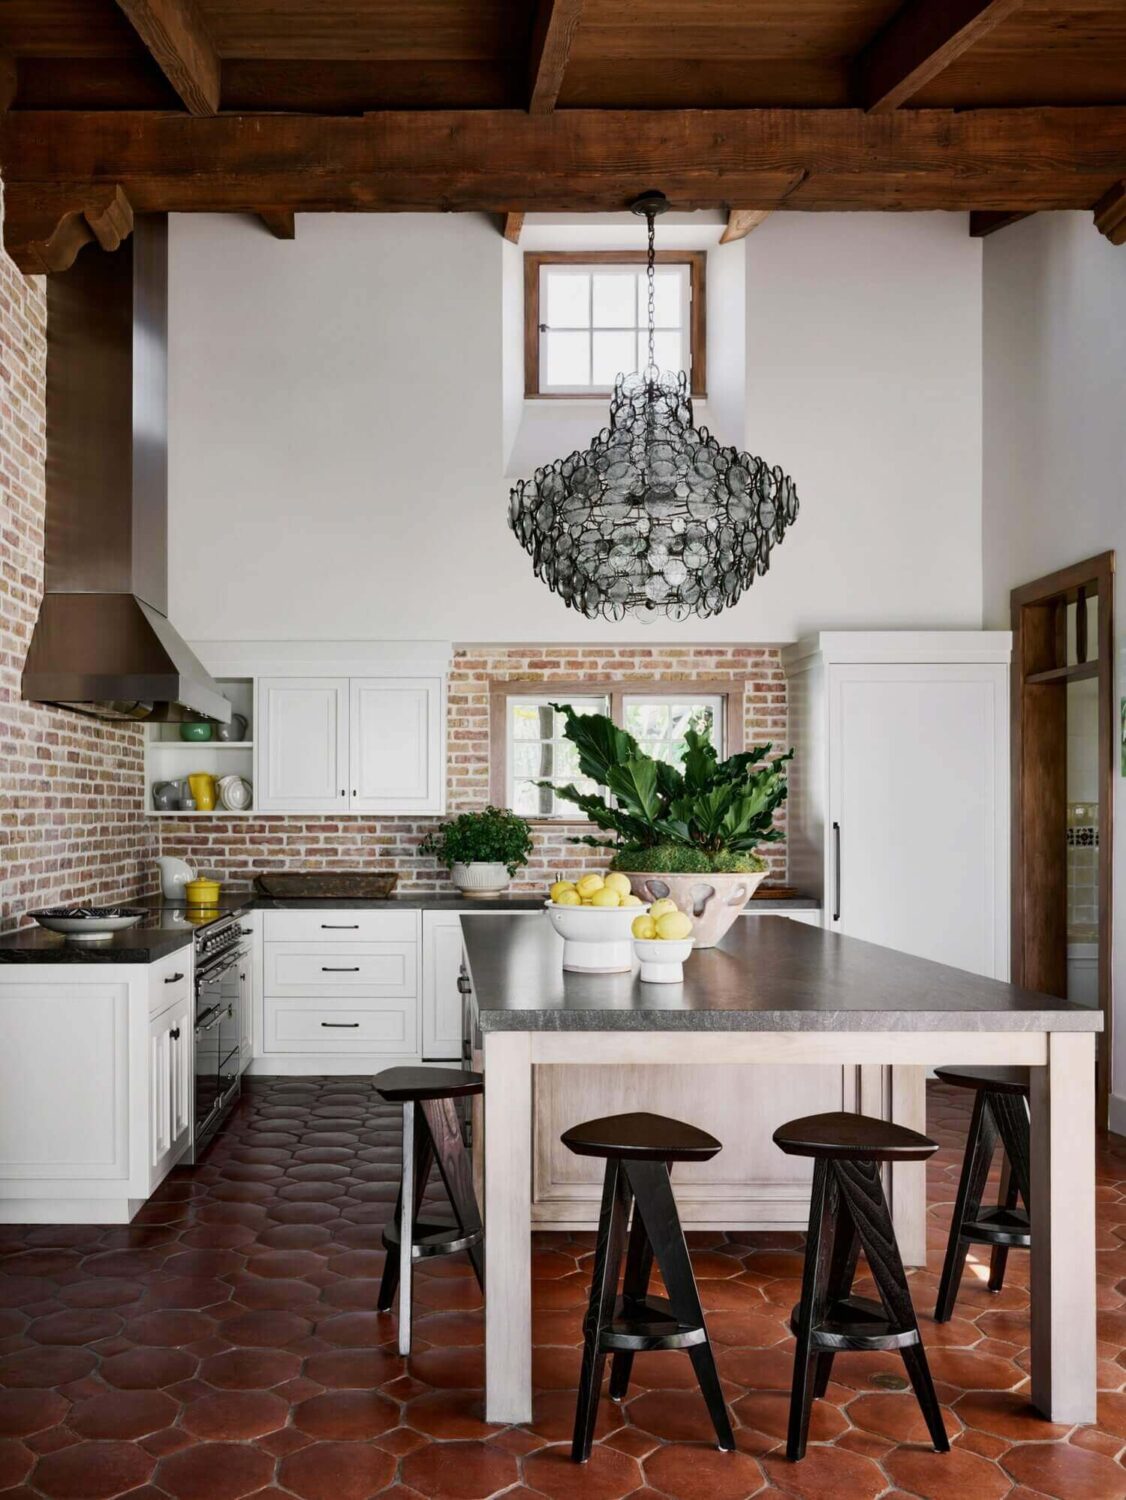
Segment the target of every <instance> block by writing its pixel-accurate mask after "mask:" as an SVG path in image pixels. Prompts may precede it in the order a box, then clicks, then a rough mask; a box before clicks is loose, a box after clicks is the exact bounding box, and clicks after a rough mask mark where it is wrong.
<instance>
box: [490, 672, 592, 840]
mask: <svg viewBox="0 0 1126 1500" xmlns="http://www.w3.org/2000/svg"><path fill="white" fill-rule="evenodd" d="M571 706H572V707H573V708H574V710H575V712H576V713H583V714H589V713H606V712H607V711H608V709H609V704H608V702H607V700H606V699H605V698H601V697H595V696H593V695H591V696H590V697H584V698H578V697H575V698H572V699H571ZM508 712H509V747H508V748H509V767H508V776H509V787H510V793H509V799H508V800H509V805H510V806H511V807H512V808H514V809H515V811H516V812H518V813H520V814H522V815H523V816H524V817H532V818H552V817H571V818H574V817H577V816H581V815H580V814H579V813H578V811H577V809H576V808H575V807H574V806H573V804H570V803H567V802H565V801H564V800H563V799H562V798H561V797H559V796H558V794H557V792H556V790H554V788H555V787H562V786H566V785H568V784H569V783H574V785H576V786H577V787H578V788H579V790H580V791H583V792H592V791H594V790H595V786H594V783H593V782H591V781H589V780H587V779H586V778H585V777H580V776H579V753H578V751H577V750H576V748H575V746H574V745H572V744H571V742H570V740H567V739H564V737H563V725H564V719H563V715H562V714H557V713H555V711H554V710H553V709H552V707H551V702H550V700H549V699H547V698H541V699H528V698H524V699H510V700H509V705H508ZM536 781H550V782H552V783H553V784H554V787H552V786H548V787H538V786H536V785H535V784H534V783H535V782H536Z"/></svg>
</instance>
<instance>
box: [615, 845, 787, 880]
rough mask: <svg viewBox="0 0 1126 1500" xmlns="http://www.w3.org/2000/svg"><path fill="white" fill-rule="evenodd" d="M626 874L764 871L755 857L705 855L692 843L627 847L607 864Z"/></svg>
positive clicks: (743, 855) (739, 873) (725, 873)
mask: <svg viewBox="0 0 1126 1500" xmlns="http://www.w3.org/2000/svg"><path fill="white" fill-rule="evenodd" d="M610 868H611V869H612V870H621V871H622V872H623V873H625V874H627V875H629V874H633V875H649V874H653V875H659V874H665V875H757V874H758V873H759V872H760V871H762V870H765V869H766V868H767V865H766V861H765V860H764V859H760V857H759V856H758V855H757V854H722V853H719V854H708V853H705V851H704V850H703V849H698V848H694V847H693V846H692V845H691V844H653V845H652V846H651V847H649V848H647V849H642V848H638V847H637V846H636V845H634V846H632V847H631V846H629V845H627V846H626V847H625V848H624V849H619V850H618V852H617V854H615V856H614V858H613V859H612V860H611V862H610Z"/></svg>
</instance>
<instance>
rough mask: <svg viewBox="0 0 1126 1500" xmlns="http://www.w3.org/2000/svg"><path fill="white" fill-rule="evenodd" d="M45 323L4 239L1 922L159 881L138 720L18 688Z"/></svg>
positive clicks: (31, 594)
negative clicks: (36, 700) (26, 698)
mask: <svg viewBox="0 0 1126 1500" xmlns="http://www.w3.org/2000/svg"><path fill="white" fill-rule="evenodd" d="M84 253H85V254H87V255H92V254H95V253H98V254H100V253H101V252H95V251H93V250H87V251H85V252H84ZM46 327H47V297H46V285H45V281H44V279H43V277H40V276H35V277H26V276H23V275H21V273H20V272H19V271H17V270H16V268H15V266H14V265H13V264H12V262H11V261H10V260H9V259H8V257H7V255H5V254H4V253H3V251H2V250H0V931H5V930H7V929H10V928H12V927H16V926H19V925H20V924H21V923H22V921H23V920H24V916H25V913H26V912H27V911H28V910H29V909H31V908H34V907H37V906H46V905H50V904H52V903H54V902H57V901H69V900H72V899H80V898H81V899H84V900H114V899H118V898H122V897H129V896H138V895H142V894H144V893H145V892H146V891H151V890H155V889H156V882H155V875H154V868H153V864H152V861H153V859H154V857H155V855H156V852H157V837H156V832H155V829H154V827H153V823H152V820H151V819H146V818H144V817H143V816H142V808H143V805H144V763H143V751H142V735H143V732H144V731H143V730H141V729H140V728H136V727H133V726H128V727H124V728H119V727H115V726H108V725H105V724H102V723H99V722H98V721H97V720H94V719H84V718H82V717H80V716H79V715H78V714H74V713H68V712H64V711H63V710H61V709H51V708H42V707H39V706H38V705H35V704H30V703H23V702H22V701H21V699H20V675H21V673H22V671H23V663H24V657H25V655H26V653H27V645H28V641H29V640H30V638H31V630H32V627H33V625H34V624H35V618H36V615H37V613H38V610H39V599H40V596H41V594H42V590H43V517H44V458H45V449H46V444H45V435H44V423H45V382H46V350H47V344H46Z"/></svg>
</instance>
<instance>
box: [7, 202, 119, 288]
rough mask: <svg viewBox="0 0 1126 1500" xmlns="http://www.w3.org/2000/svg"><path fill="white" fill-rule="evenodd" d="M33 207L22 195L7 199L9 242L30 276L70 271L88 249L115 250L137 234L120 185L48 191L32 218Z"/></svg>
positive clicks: (22, 269) (17, 262)
mask: <svg viewBox="0 0 1126 1500" xmlns="http://www.w3.org/2000/svg"><path fill="white" fill-rule="evenodd" d="M52 199H53V202H52V201H51V200H52ZM28 207H31V205H30V204H29V202H28V200H26V199H24V198H23V196H22V195H21V194H19V193H16V194H15V195H14V196H12V197H8V196H7V195H6V196H5V203H4V243H5V244H6V246H7V248H8V253H9V255H11V257H12V259H13V260H14V261H15V262H16V264H17V265H18V266H19V268H20V270H21V271H25V272H27V274H28V275H33V276H34V275H43V274H45V273H48V272H51V271H65V270H67V269H68V268H69V267H70V266H72V265H73V264H74V258H75V256H76V255H77V254H78V252H79V251H80V250H81V249H82V247H83V245H89V244H94V243H97V244H99V245H100V246H101V247H102V249H103V250H116V249H117V248H118V246H119V245H120V244H121V242H122V240H124V239H126V238H127V237H128V236H129V235H130V234H132V233H133V208H132V205H131V204H130V202H129V200H128V198H127V197H126V196H125V193H124V192H123V191H122V188H121V185H120V184H119V183H110V184H108V185H106V186H102V187H91V186H90V185H89V184H86V185H78V186H74V187H61V188H58V189H54V190H52V189H46V188H45V189H42V190H41V195H40V196H37V198H36V201H35V204H34V209H33V211H32V212H31V213H30V214H29V213H26V212H25V209H26V208H28Z"/></svg>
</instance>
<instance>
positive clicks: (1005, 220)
mask: <svg viewBox="0 0 1126 1500" xmlns="http://www.w3.org/2000/svg"><path fill="white" fill-rule="evenodd" d="M1028 217H1029V213H1028V210H1027V209H1022V210H1018V211H1017V212H1014V213H1005V212H1004V211H1003V210H996V211H987V210H982V209H975V210H973V212H971V214H970V236H971V238H972V239H975V240H983V239H984V238H985V236H986V235H987V234H996V232H997V230H998V229H1006V228H1007V227H1008V226H1009V225H1010V224H1017V223H1019V222H1020V220H1021V219H1027V218H1028Z"/></svg>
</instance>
